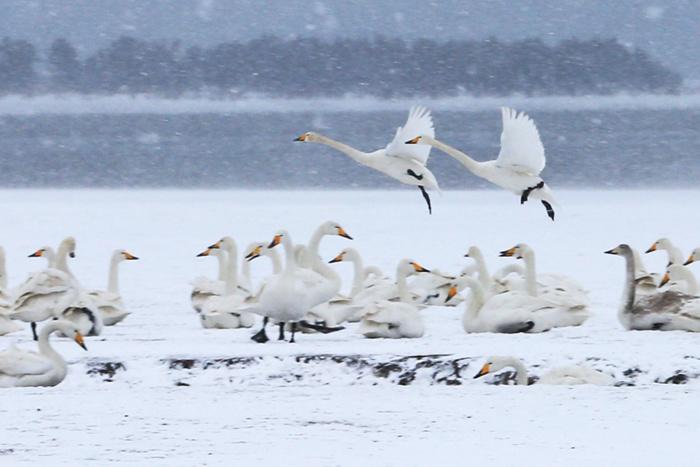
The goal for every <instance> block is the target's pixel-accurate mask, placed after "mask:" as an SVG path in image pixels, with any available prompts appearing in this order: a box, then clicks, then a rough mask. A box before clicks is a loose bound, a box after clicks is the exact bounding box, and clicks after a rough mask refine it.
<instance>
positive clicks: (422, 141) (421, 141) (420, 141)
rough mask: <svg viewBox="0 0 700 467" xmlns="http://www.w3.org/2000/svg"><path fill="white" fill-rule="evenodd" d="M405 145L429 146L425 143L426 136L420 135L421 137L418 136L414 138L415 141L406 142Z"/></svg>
mask: <svg viewBox="0 0 700 467" xmlns="http://www.w3.org/2000/svg"><path fill="white" fill-rule="evenodd" d="M404 144H427V143H426V141H425V136H423V135H419V136H416V137H415V138H413V139H409V140H408V141H406V142H405V143H404Z"/></svg>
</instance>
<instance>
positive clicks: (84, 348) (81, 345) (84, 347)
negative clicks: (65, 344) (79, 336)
mask: <svg viewBox="0 0 700 467" xmlns="http://www.w3.org/2000/svg"><path fill="white" fill-rule="evenodd" d="M78 345H80V347H82V348H83V350H87V347H86V346H85V344H78Z"/></svg>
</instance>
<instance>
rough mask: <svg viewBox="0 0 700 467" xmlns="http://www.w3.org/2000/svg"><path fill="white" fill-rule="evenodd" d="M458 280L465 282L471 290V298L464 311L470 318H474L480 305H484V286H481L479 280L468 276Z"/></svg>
mask: <svg viewBox="0 0 700 467" xmlns="http://www.w3.org/2000/svg"><path fill="white" fill-rule="evenodd" d="M458 282H460V283H462V284H465V285H466V286H467V287H469V288H470V289H471V291H472V299H471V301H470V303H469V306H468V307H467V310H466V312H467V314H468V315H469V317H470V318H474V319H475V318H476V316H477V315H478V314H479V311H481V307H482V306H484V288H483V287H482V286H481V282H479V281H477V280H476V279H474V278H472V277H468V276H465V277H462V278H460V279H459V281H458Z"/></svg>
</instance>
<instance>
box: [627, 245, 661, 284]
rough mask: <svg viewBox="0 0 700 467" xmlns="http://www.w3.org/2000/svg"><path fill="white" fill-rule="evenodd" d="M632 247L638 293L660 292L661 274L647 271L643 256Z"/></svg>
mask: <svg viewBox="0 0 700 467" xmlns="http://www.w3.org/2000/svg"><path fill="white" fill-rule="evenodd" d="M630 249H631V250H632V255H633V256H634V277H635V279H634V280H635V283H636V284H637V285H636V288H637V293H638V294H639V295H650V294H655V293H658V292H659V291H658V287H659V283H660V282H661V275H660V274H658V273H655V272H653V273H649V272H647V269H646V268H645V267H644V262H643V261H642V256H641V255H640V254H639V252H638V251H637V250H635V249H634V248H630Z"/></svg>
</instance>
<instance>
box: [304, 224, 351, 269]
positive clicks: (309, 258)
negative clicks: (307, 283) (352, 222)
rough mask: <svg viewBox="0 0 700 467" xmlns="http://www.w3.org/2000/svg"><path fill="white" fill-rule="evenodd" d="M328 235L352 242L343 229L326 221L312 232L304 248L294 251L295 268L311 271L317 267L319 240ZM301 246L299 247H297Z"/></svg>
mask: <svg viewBox="0 0 700 467" xmlns="http://www.w3.org/2000/svg"><path fill="white" fill-rule="evenodd" d="M328 235H337V236H339V237H343V238H347V239H348V240H352V239H353V238H352V237H351V236H350V235H349V234H348V233H347V232H346V231H345V229H344V228H343V227H341V226H340V224H338V223H337V222H334V221H326V222H324V223H323V224H321V225H319V226H318V227H317V228H316V230H315V231H314V233H313V235H312V236H311V239H310V240H309V243H308V244H307V245H306V247H305V248H298V249H296V250H295V255H296V260H297V266H299V267H302V268H311V269H313V266H314V265H317V264H319V263H317V260H320V259H321V256H320V253H319V249H320V247H321V240H323V237H325V236H328ZM297 246H301V245H297ZM321 263H322V261H321Z"/></svg>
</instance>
